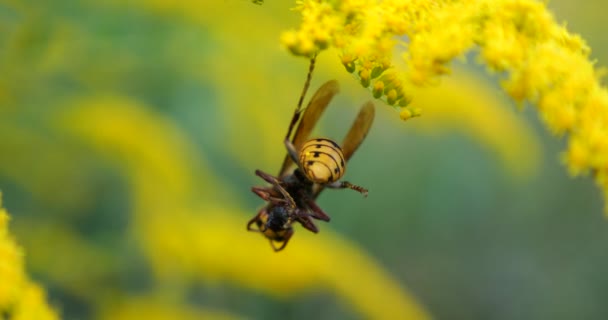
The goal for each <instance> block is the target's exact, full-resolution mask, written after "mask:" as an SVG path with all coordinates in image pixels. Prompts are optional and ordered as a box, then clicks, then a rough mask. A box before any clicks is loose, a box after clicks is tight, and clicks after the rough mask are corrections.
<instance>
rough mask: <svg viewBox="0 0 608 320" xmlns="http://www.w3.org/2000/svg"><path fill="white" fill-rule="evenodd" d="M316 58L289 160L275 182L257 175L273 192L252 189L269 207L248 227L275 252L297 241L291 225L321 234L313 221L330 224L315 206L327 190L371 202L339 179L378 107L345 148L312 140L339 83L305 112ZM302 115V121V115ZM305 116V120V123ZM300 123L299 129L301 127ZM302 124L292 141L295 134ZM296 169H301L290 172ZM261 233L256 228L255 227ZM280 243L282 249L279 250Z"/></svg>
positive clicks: (369, 107)
mask: <svg viewBox="0 0 608 320" xmlns="http://www.w3.org/2000/svg"><path fill="white" fill-rule="evenodd" d="M314 66H315V58H314V57H313V58H312V59H311V61H310V67H309V70H308V76H307V79H306V82H305V84H304V89H303V90H302V94H301V95H300V100H299V101H298V105H297V107H296V110H295V113H294V115H293V118H292V119H291V122H290V124H289V129H288V131H287V135H286V136H285V141H284V143H285V147H286V148H287V155H286V157H285V160H284V161H283V165H282V167H281V170H280V171H279V175H278V176H277V177H274V176H272V175H270V174H268V173H265V172H263V171H261V170H256V172H255V173H256V175H257V176H259V177H260V178H262V179H264V180H265V181H266V182H268V183H270V184H271V186H268V187H252V189H251V190H252V191H253V192H254V193H255V194H256V195H258V196H259V197H260V198H262V199H264V200H265V201H267V202H268V204H267V205H266V206H264V207H263V208H262V209H261V210H260V211H259V212H258V214H257V215H255V216H254V217H253V218H252V219H251V220H250V221H249V222H248V223H247V230H249V231H256V232H261V233H262V234H263V235H264V236H265V237H266V238H268V239H269V240H270V244H271V246H272V248H273V249H274V250H275V251H280V250H283V249H284V248H285V246H286V245H287V243H288V242H289V239H290V238H291V237H292V235H293V232H294V231H293V227H292V224H293V223H294V222H296V221H297V222H299V223H300V224H301V225H302V226H303V227H304V228H306V229H308V230H310V231H312V232H314V233H317V232H318V231H319V229H318V228H317V226H316V225H315V224H314V222H313V220H312V219H311V218H314V219H318V220H322V221H329V220H330V217H329V216H328V215H327V214H326V213H325V212H324V211H323V210H322V209H321V208H320V207H319V206H318V205H317V204H316V203H315V200H316V198H317V197H318V196H319V194H320V193H321V191H323V190H324V189H325V187H328V188H336V189H345V188H347V189H353V190H355V191H358V192H360V193H361V194H363V195H364V196H367V189H365V188H363V187H360V186H357V185H354V184H352V183H350V182H347V181H341V180H340V178H341V177H342V176H343V175H344V173H345V170H346V162H348V160H349V159H350V158H351V157H352V155H353V154H354V152H355V151H356V150H357V148H358V147H359V145H361V142H363V139H365V136H366V135H367V133H368V132H369V129H370V128H371V125H372V122H373V120H374V105H373V103H371V102H367V103H365V104H364V105H363V106H362V107H361V109H360V111H359V114H358V115H357V118H356V119H355V121H354V123H353V125H352V126H351V128H350V130H349V131H348V133H347V134H346V137H345V138H344V142H343V143H342V147H340V145H338V144H337V143H336V142H334V141H333V140H330V139H326V138H316V139H310V140H307V139H308V136H309V134H310V133H311V132H312V130H313V128H314V126H315V124H316V123H317V121H318V120H319V118H320V117H321V114H322V113H323V111H325V109H326V108H327V106H328V104H329V102H330V100H331V99H332V98H333V96H334V95H336V93H338V91H339V88H338V83H337V81H335V80H331V81H328V82H326V83H325V84H323V85H322V86H321V87H320V88H319V89H318V90H317V92H316V93H315V94H314V95H313V97H312V98H311V100H310V102H309V103H308V106H307V107H306V109H304V110H303V109H302V103H303V100H304V96H305V95H306V91H307V90H308V87H309V85H310V80H311V77H312V71H313V70H314ZM302 112H304V113H303V115H302ZM300 115H302V118H301V119H300ZM298 120H300V121H299V124H298ZM296 124H298V128H297V129H296V131H295V133H294V135H293V139H291V140H290V137H291V134H292V131H293V128H294V127H295V125H296ZM293 164H296V165H297V167H296V169H295V170H294V171H293V172H292V173H290V172H289V170H290V168H291V167H292V166H293ZM254 224H255V226H256V227H257V228H253V227H252V225H254ZM275 242H277V243H279V244H280V245H279V246H276V245H275Z"/></svg>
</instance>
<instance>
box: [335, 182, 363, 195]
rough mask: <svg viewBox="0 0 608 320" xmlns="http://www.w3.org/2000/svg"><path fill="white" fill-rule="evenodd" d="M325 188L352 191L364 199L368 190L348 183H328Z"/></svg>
mask: <svg viewBox="0 0 608 320" xmlns="http://www.w3.org/2000/svg"><path fill="white" fill-rule="evenodd" d="M325 186H326V187H328V188H333V189H352V190H355V191H357V192H359V193H361V194H362V195H363V196H364V197H367V189H365V188H363V187H361V186H358V185H356V184H352V183H350V182H348V181H335V182H332V183H328V184H326V185H325Z"/></svg>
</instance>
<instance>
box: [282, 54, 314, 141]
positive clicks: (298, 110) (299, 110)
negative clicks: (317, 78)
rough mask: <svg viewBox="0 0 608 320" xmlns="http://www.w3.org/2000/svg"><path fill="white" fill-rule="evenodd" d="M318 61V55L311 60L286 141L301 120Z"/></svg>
mask: <svg viewBox="0 0 608 320" xmlns="http://www.w3.org/2000/svg"><path fill="white" fill-rule="evenodd" d="M316 60H317V54H316V53H315V54H314V55H313V56H312V58H310V65H309V67H308V75H307V76H306V82H304V88H303V89H302V94H301V95H300V100H298V106H297V107H296V112H295V113H294V115H293V118H292V119H291V123H290V124H289V130H287V136H285V139H286V140H289V136H291V131H293V127H294V126H295V125H296V123H297V122H298V120H299V119H300V114H301V113H302V104H303V103H304V96H306V91H308V87H309V86H310V80H312V72H313V70H314V69H315V62H316Z"/></svg>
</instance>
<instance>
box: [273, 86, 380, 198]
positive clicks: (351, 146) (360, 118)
mask: <svg viewBox="0 0 608 320" xmlns="http://www.w3.org/2000/svg"><path fill="white" fill-rule="evenodd" d="M339 90H340V88H339V86H338V82H337V81H336V80H330V81H328V82H326V83H325V84H323V85H322V86H321V87H320V88H319V89H318V90H317V92H315V94H314V95H313V97H312V99H310V102H309V103H308V106H307V107H306V110H305V111H304V114H303V116H302V118H301V119H300V122H299V124H298V127H297V129H296V131H295V133H294V135H293V139H292V140H291V141H292V143H293V145H294V146H295V148H296V150H300V148H301V146H302V144H304V142H306V141H307V140H308V137H309V135H310V133H311V132H312V130H313V129H314V127H315V124H316V123H317V122H318V121H319V118H321V115H322V114H323V111H325V109H326V108H327V106H328V105H329V102H330V101H331V99H332V98H333V97H334V96H335V95H336V94H337V93H338V91H339ZM374 114H375V110H374V104H373V103H372V102H371V101H368V102H366V103H365V104H363V106H362V107H361V109H360V110H359V114H358V115H357V118H356V119H355V121H354V122H353V124H352V126H351V127H350V130H349V131H348V133H347V134H346V137H344V140H343V141H342V144H341V147H342V153H343V154H344V159H345V160H346V161H347V162H348V160H349V159H350V157H352V156H353V154H354V153H355V151H357V149H358V148H359V146H360V145H361V142H363V140H364V139H365V137H366V136H367V133H368V132H369V129H370V128H371V126H372V122H373V121H374ZM293 165H294V163H293V160H292V159H291V157H290V156H289V154H287V156H285V160H284V161H283V166H282V167H281V170H280V172H279V177H281V178H282V177H284V176H286V175H288V174H289V173H290V169H291V168H292V166H293ZM322 190H323V186H316V187H315V190H314V198H316V197H317V196H318V195H319V193H320V192H321V191H322Z"/></svg>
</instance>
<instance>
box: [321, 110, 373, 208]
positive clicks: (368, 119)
mask: <svg viewBox="0 0 608 320" xmlns="http://www.w3.org/2000/svg"><path fill="white" fill-rule="evenodd" d="M375 113H376V112H375V109H374V104H373V103H372V102H371V101H368V102H366V103H365V104H364V105H363V106H362V107H361V109H360V110H359V114H358V115H357V118H356V119H355V121H354V122H353V125H352V126H351V127H350V130H349V131H348V133H347V134H346V137H345V138H344V141H343V142H342V154H343V155H344V160H345V161H347V162H348V160H349V159H350V158H351V157H352V156H353V154H354V153H355V151H357V149H358V148H359V146H360V145H361V142H363V140H364V139H365V137H366V136H367V133H368V132H369V129H370V128H371V127H372V123H373V122H374V116H375ZM323 189H324V186H322V185H315V186H314V189H313V199H316V198H317V196H318V195H319V193H321V191H323Z"/></svg>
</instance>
